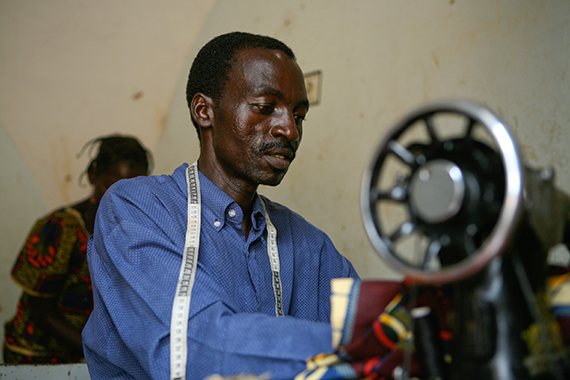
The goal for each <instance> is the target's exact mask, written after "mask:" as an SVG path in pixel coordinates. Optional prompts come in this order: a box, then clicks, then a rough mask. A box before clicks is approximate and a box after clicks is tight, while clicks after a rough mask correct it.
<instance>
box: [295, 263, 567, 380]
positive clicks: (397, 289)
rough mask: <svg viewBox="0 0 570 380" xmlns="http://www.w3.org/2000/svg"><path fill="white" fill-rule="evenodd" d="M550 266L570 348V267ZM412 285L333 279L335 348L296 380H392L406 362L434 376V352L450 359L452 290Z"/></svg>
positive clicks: (554, 300) (416, 372) (553, 297)
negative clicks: (432, 372) (412, 306)
mask: <svg viewBox="0 0 570 380" xmlns="http://www.w3.org/2000/svg"><path fill="white" fill-rule="evenodd" d="M550 269H551V270H550V276H549V278H548V283H547V284H548V293H549V297H550V305H551V310H552V314H553V315H554V317H556V319H557V321H558V324H559V325H560V332H561V337H562V341H563V343H564V345H565V346H566V347H569V346H570V268H562V267H552V268H550ZM408 285H409V284H406V283H401V282H395V281H360V280H354V279H352V278H346V279H345V278H343V279H335V280H333V281H332V284H331V286H332V295H331V327H332V344H333V350H334V352H332V353H322V354H319V355H317V356H315V357H312V358H309V359H308V360H307V366H306V369H305V371H303V372H302V373H300V374H298V375H297V376H296V377H295V380H341V379H378V380H388V379H393V378H394V372H395V371H397V370H398V368H399V367H400V368H401V367H402V366H403V363H404V362H405V361H408V363H409V368H410V373H409V375H410V376H412V377H413V376H418V377H420V378H429V377H430V376H431V374H430V373H426V371H428V372H429V371H430V370H431V369H430V368H427V367H429V366H430V365H431V366H432V367H433V363H434V362H436V361H437V359H434V355H435V353H437V356H438V357H439V358H440V359H441V361H442V363H441V365H442V366H443V362H446V361H447V362H448V361H449V360H450V357H451V351H450V350H451V340H452V334H451V318H452V306H453V305H452V297H451V292H450V288H449V287H445V286H432V287H416V286H408ZM412 298H413V299H412ZM411 301H413V302H411ZM410 304H413V305H415V306H414V309H412V310H409V309H408V305H410ZM428 320H429V321H428ZM414 326H415V328H414ZM419 328H421V330H422V331H419ZM426 331H427V332H428V333H429V332H431V333H432V334H431V335H430V334H426ZM414 335H415V337H414V338H413V339H412V337H413V336H414ZM422 338H423V339H422ZM414 340H415V342H413V341H414ZM430 355H431V357H429V358H427V359H426V357H428V356H430ZM436 364H437V363H436ZM436 367H437V365H436ZM437 370H438V369H437V368H436V369H435V370H434V371H435V372H437Z"/></svg>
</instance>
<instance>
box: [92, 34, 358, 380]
mask: <svg viewBox="0 0 570 380" xmlns="http://www.w3.org/2000/svg"><path fill="white" fill-rule="evenodd" d="M187 98H188V104H189V108H190V114H191V117H192V121H193V123H194V125H195V126H196V129H197V131H198V135H199V139H200V157H199V159H198V161H197V165H192V166H190V167H189V166H188V165H186V164H184V165H182V166H181V167H179V168H178V169H176V170H175V172H174V173H173V174H172V176H160V177H157V176H154V177H145V178H142V177H141V178H137V179H135V180H130V181H121V182H119V183H117V185H116V186H113V187H112V188H110V189H109V190H108V192H107V194H106V196H105V198H104V199H103V201H102V204H101V206H100V209H99V212H98V217H97V218H98V219H97V222H96V230H95V234H94V236H93V239H92V240H91V241H90V243H89V253H88V260H89V263H90V270H91V276H92V281H93V291H94V297H95V310H94V312H93V313H92V315H91V317H90V319H89V321H88V323H87V326H86V327H85V329H84V333H83V341H84V348H85V356H86V360H87V364H88V366H89V371H90V374H91V377H92V378H93V379H94V380H98V379H110V378H121V379H150V378H152V379H167V378H169V376H170V377H171V378H177V377H182V376H184V374H186V377H187V378H189V379H203V378H205V377H206V376H208V375H210V374H221V375H231V374H239V373H255V374H263V373H270V374H271V376H272V378H273V379H281V378H283V379H285V378H292V377H294V376H295V374H297V373H299V372H301V371H302V370H303V369H304V368H305V360H306V359H307V358H308V357H309V356H311V355H315V354H318V353H320V352H328V351H330V350H331V349H332V346H331V328H330V325H329V313H330V301H329V297H330V280H331V279H332V278H336V277H347V276H351V277H357V274H356V273H355V271H354V269H353V267H352V265H351V264H350V263H349V262H348V261H347V260H346V259H345V258H344V257H342V256H341V255H340V254H339V253H338V252H337V251H336V249H335V248H334V246H333V244H332V242H331V241H330V239H329V238H328V237H327V236H326V235H325V234H324V233H323V232H322V231H320V230H318V229H316V228H315V227H313V226H312V225H311V224H309V223H307V222H306V221H305V220H304V219H303V218H302V217H301V216H299V215H297V214H295V213H294V212H292V211H290V210H289V209H287V208H285V207H283V206H281V205H279V204H276V203H273V202H271V201H269V200H268V199H267V198H265V197H261V196H259V195H258V194H257V188H258V186H259V185H260V184H264V185H277V184H279V183H280V182H281V180H282V178H283V176H284V175H285V173H286V172H287V169H288V168H289V165H290V163H291V161H293V159H294V157H295V152H296V150H297V148H298V147H299V143H300V141H301V135H302V123H303V119H304V118H305V115H306V114H307V111H308V109H309V104H308V101H307V95H306V91H305V86H304V80H303V74H302V72H301V69H300V68H299V66H298V65H297V63H296V62H295V56H294V54H293V52H292V51H291V50H290V49H289V48H288V47H287V46H285V45H284V44H283V43H281V42H280V41H277V40H275V39H273V38H269V37H264V36H258V35H252V34H247V33H237V32H236V33H229V34H225V35H222V36H219V37H217V38H215V39H213V40H212V41H210V42H209V43H208V44H206V45H205V46H204V47H203V48H202V50H201V51H200V52H199V53H198V55H197V57H196V59H195V61H194V63H193V65H192V68H191V70H190V75H189V79H188V87H187ZM173 301H174V306H173ZM188 304H189V305H188ZM188 308H189V310H188ZM185 313H186V314H185ZM186 350H187V353H186V352H185V351H186Z"/></svg>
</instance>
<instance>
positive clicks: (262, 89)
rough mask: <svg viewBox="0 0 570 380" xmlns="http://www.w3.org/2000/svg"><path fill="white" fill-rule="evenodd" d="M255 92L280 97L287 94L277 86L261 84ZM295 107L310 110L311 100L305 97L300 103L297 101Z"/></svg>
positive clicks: (282, 97) (283, 97)
mask: <svg viewBox="0 0 570 380" xmlns="http://www.w3.org/2000/svg"><path fill="white" fill-rule="evenodd" d="M254 93H255V94H256V95H262V94H269V95H273V96H275V97H277V98H279V99H285V95H284V94H283V93H282V92H281V91H279V90H277V89H276V88H273V87H270V86H260V87H257V88H255V90H254ZM295 107H305V108H306V109H307V110H309V100H307V99H304V100H302V101H300V102H299V103H297V104H296V105H295Z"/></svg>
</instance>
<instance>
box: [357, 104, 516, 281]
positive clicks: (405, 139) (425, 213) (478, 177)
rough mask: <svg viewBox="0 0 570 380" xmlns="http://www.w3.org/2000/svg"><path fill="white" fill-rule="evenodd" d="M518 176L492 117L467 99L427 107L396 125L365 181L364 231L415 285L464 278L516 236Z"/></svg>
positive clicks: (512, 150)
mask: <svg viewBox="0 0 570 380" xmlns="http://www.w3.org/2000/svg"><path fill="white" fill-rule="evenodd" d="M446 133H448V134H449V136H446V135H445V134H446ZM523 175H524V171H523V165H522V163H521V158H520V154H519V152H518V148H517V146H516V143H515V141H514V139H513V137H512V135H511V133H510V132H509V131H508V129H507V128H506V127H505V125H504V124H503V123H502V122H501V120H499V118H498V117H497V116H495V115H494V114H493V113H491V112H490V111H489V110H487V109H486V108H484V107H482V106H480V105H478V104H474V103H471V102H467V101H449V102H441V103H435V104H430V105H427V106H424V107H422V108H420V109H418V110H416V111H415V112H412V113H411V114H409V115H407V116H405V117H404V118H403V119H402V120H400V121H399V122H398V123H397V124H396V125H395V126H394V128H393V129H392V130H391V131H390V132H389V133H388V135H387V137H386V138H385V140H384V141H383V142H382V144H381V145H380V146H379V147H378V149H377V151H376V152H375V155H374V157H373V161H372V163H371V165H370V166H369V168H368V169H367V170H366V172H365V173H364V178H363V183H362V197H361V200H362V214H363V219H364V225H365V229H366V232H367V233H368V236H369V238H370V240H371V242H372V244H373V246H374V248H375V249H376V251H377V252H378V253H379V254H380V256H381V257H382V258H383V259H384V260H385V261H387V262H388V263H389V264H391V265H392V267H394V268H395V269H397V270H398V271H400V272H401V273H402V274H404V275H405V276H406V277H408V278H410V279H412V280H415V281H417V282H420V283H426V284H437V283H449V282H455V281H458V280H462V279H465V278H467V277H470V276H471V275H473V274H475V273H477V272H478V271H479V270H481V269H482V268H483V267H484V266H486V265H487V264H488V263H489V262H490V261H491V260H492V259H493V258H494V257H496V256H498V255H500V254H501V253H502V252H503V251H504V249H505V248H506V246H507V245H508V244H509V242H510V241H511V239H512V237H513V235H514V234H515V232H516V227H517V225H518V222H519V219H520V215H521V212H522V196H523V186H524V178H523Z"/></svg>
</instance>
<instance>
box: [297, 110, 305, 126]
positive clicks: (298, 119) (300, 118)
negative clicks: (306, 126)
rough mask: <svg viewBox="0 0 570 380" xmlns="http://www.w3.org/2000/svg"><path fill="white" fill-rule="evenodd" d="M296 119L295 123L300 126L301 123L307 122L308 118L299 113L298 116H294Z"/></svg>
mask: <svg viewBox="0 0 570 380" xmlns="http://www.w3.org/2000/svg"><path fill="white" fill-rule="evenodd" d="M294 117H295V122H296V123H297V124H299V123H301V122H303V121H304V120H305V117H306V116H305V115H301V114H298V113H297V114H295V115H294Z"/></svg>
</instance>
